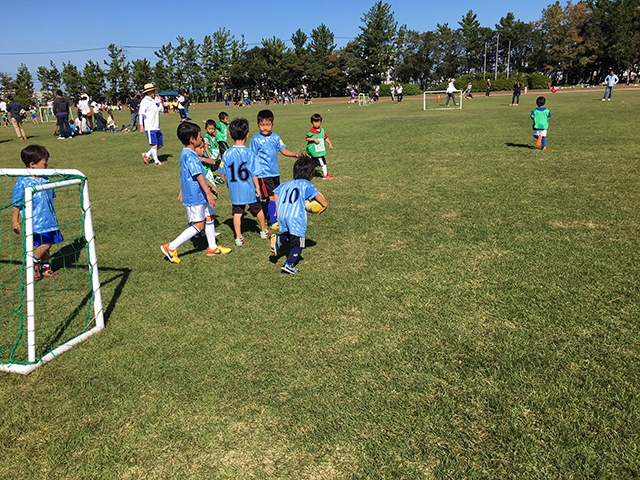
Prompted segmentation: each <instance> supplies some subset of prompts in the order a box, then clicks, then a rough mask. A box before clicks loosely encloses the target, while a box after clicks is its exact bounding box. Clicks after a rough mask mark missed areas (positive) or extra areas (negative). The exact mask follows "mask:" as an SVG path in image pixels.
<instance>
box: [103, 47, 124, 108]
mask: <svg viewBox="0 0 640 480" xmlns="http://www.w3.org/2000/svg"><path fill="white" fill-rule="evenodd" d="M107 48H108V50H109V58H110V61H109V62H107V61H106V60H105V61H104V64H105V65H106V66H107V67H109V69H108V70H107V74H106V78H107V80H108V81H109V88H108V89H107V96H108V97H109V98H110V99H111V100H113V101H116V100H118V99H121V100H124V99H125V98H127V95H128V93H129V64H128V63H127V57H126V52H125V50H124V48H123V47H121V46H120V47H119V46H116V45H115V44H113V43H112V44H111V45H109V46H108V47H107Z"/></svg>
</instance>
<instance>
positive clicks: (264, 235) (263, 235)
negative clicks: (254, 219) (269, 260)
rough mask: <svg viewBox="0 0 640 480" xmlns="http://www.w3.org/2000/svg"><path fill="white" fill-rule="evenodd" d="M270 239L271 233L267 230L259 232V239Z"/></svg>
mask: <svg viewBox="0 0 640 480" xmlns="http://www.w3.org/2000/svg"><path fill="white" fill-rule="evenodd" d="M270 237H271V232H270V231H269V230H264V231H261V232H260V238H262V239H267V238H270Z"/></svg>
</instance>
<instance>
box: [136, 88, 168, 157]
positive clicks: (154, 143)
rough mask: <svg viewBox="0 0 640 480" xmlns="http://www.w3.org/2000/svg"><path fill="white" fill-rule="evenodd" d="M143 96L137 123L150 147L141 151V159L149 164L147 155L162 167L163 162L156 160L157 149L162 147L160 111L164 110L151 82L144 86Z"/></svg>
mask: <svg viewBox="0 0 640 480" xmlns="http://www.w3.org/2000/svg"><path fill="white" fill-rule="evenodd" d="M143 93H144V94H145V96H144V98H143V99H142V100H141V101H140V108H139V110H138V125H139V126H140V133H146V134H147V139H148V140H149V145H150V146H151V148H150V149H149V150H148V151H147V152H144V153H142V160H143V161H144V163H145V164H147V165H148V164H149V157H151V158H152V159H153V163H154V165H155V166H156V167H164V163H162V162H161V161H160V160H158V149H159V148H162V146H163V145H164V141H163V139H162V131H161V130H160V112H161V111H164V108H163V107H162V103H161V102H160V99H159V98H158V97H157V96H156V87H155V85H154V84H153V83H147V84H145V86H144V91H143Z"/></svg>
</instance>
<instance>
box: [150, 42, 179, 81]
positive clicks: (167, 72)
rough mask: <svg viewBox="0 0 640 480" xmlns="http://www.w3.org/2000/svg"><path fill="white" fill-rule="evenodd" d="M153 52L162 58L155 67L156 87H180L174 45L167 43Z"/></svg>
mask: <svg viewBox="0 0 640 480" xmlns="http://www.w3.org/2000/svg"><path fill="white" fill-rule="evenodd" d="M153 53H154V54H155V56H156V57H158V58H159V59H160V61H159V62H158V63H156V65H155V67H154V78H155V80H156V87H157V88H159V89H161V90H165V89H166V90H173V89H175V88H178V78H177V74H176V52H175V49H174V48H173V45H171V42H169V43H168V44H167V45H162V47H160V49H159V50H157V51H155V52H153ZM160 85H162V87H161V86H160Z"/></svg>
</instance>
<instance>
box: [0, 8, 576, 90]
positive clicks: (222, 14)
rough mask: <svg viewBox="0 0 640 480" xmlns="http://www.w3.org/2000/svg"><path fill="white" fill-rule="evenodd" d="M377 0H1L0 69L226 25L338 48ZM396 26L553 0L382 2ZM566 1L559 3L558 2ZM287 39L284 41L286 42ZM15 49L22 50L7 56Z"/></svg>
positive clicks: (144, 53)
mask: <svg viewBox="0 0 640 480" xmlns="http://www.w3.org/2000/svg"><path fill="white" fill-rule="evenodd" d="M374 3H375V0H324V1H322V2H321V1H317V2H315V3H309V2H300V1H293V0H274V1H271V2H266V1H264V0H263V1H258V0H244V1H242V2H240V3H238V4H236V3H234V2H218V1H212V0H208V1H205V0H186V1H182V2H181V1H171V0H155V1H148V0H126V1H125V0H106V1H100V2H93V1H89V2H82V1H81V2H69V1H64V2H63V1H60V0H46V1H45V0H15V1H11V0H0V5H2V13H3V15H2V17H3V24H4V26H5V29H4V32H3V35H2V39H3V41H2V42H1V43H0V72H6V73H9V74H10V75H12V76H15V73H16V72H17V70H18V66H19V65H20V64H21V63H24V64H25V65H27V67H28V68H29V70H30V71H31V74H32V75H33V77H34V81H35V80H36V78H35V74H36V70H37V68H38V66H39V65H45V66H48V65H49V60H53V62H54V63H55V64H56V65H57V66H58V68H60V69H61V68H62V62H63V61H64V62H69V61H70V62H72V63H74V64H75V65H76V66H78V67H79V68H80V69H82V68H83V67H84V65H85V63H86V62H87V60H89V59H91V60H94V61H100V64H101V65H102V60H104V59H106V58H107V51H106V49H105V50H99V51H93V52H84V53H56V54H43V55H26V53H32V52H58V51H66V50H77V49H91V48H100V47H106V46H107V45H109V44H110V43H115V44H116V45H130V46H143V47H155V48H157V47H160V46H161V45H163V44H167V43H169V42H173V43H174V44H175V38H176V36H178V35H180V36H183V37H185V38H193V39H194V40H195V41H196V43H201V42H202V39H203V37H204V36H205V35H210V34H212V33H213V32H215V31H216V30H218V29H219V28H220V27H225V28H227V29H229V30H230V31H231V33H232V35H234V36H235V37H236V38H237V39H239V38H240V36H241V35H242V34H244V36H245V41H246V42H247V43H248V44H259V43H260V41H261V40H262V39H263V38H271V37H274V36H276V37H278V38H281V39H282V40H285V41H288V40H289V38H290V37H291V34H292V33H293V32H295V31H296V30H297V29H298V28H300V29H301V30H302V31H303V32H305V33H307V34H309V33H310V32H311V30H312V29H314V28H316V27H317V26H318V25H320V24H322V23H324V24H325V25H326V26H327V27H328V28H329V29H330V30H331V31H332V32H333V34H334V35H335V36H336V44H337V46H338V47H341V46H343V45H344V44H345V43H346V42H347V41H348V40H349V39H351V38H353V37H355V36H357V35H358V33H360V29H359V28H358V27H359V26H361V25H362V22H361V18H362V16H363V15H364V14H365V13H366V12H368V11H369V9H370V8H371V7H372V6H373V5H374ZM387 3H389V4H390V5H391V9H392V11H393V12H394V15H395V18H396V20H397V21H398V23H399V24H400V25H402V24H405V25H406V26H407V27H408V28H409V29H412V30H418V31H428V30H433V29H435V28H436V25H437V24H438V23H440V24H443V23H448V24H449V25H450V26H451V27H452V28H457V27H458V22H459V21H460V19H461V18H462V16H463V15H464V14H466V13H467V12H468V11H469V10H473V11H474V13H476V14H477V15H478V20H479V21H480V23H481V24H482V26H486V27H493V26H494V25H495V24H496V23H497V22H498V21H499V20H500V18H501V17H503V16H505V15H506V14H507V13H508V12H513V14H514V15H515V17H516V18H517V19H520V20H522V21H525V22H528V21H534V20H539V19H540V17H541V12H542V9H544V8H546V7H547V6H548V5H549V4H550V3H552V2H551V0H545V1H539V0H533V1H526V2H513V1H509V2H507V1H499V0H486V1H484V2H478V1H472V0H442V1H438V2H431V1H425V0H394V1H388V2H387ZM563 3H564V2H563ZM287 44H288V45H291V44H290V42H287ZM153 52H154V49H141V48H131V49H128V58H129V59H130V60H135V59H138V58H144V57H146V58H148V59H149V61H151V63H152V64H153V63H155V62H156V61H157V58H156V57H155V55H154V54H153ZM7 53H20V54H21V55H6V54H7Z"/></svg>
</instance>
